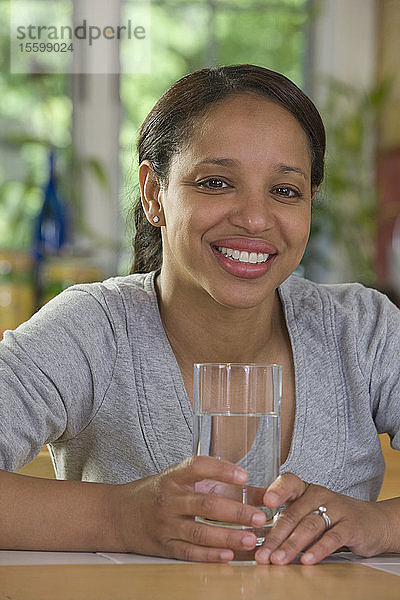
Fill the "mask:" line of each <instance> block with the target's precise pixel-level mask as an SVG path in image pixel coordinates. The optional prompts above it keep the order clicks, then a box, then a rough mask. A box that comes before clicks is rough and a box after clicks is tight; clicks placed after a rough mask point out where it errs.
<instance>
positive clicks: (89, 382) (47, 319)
mask: <svg viewBox="0 0 400 600" xmlns="http://www.w3.org/2000/svg"><path fill="white" fill-rule="evenodd" d="M87 287H88V290H89V289H90V286H87ZM116 354H117V346H116V336H115V328H114V326H113V322H112V318H111V316H110V313H109V311H108V310H107V304H106V303H105V302H104V303H102V302H101V299H99V297H97V298H96V297H95V296H94V295H93V294H91V293H90V292H88V291H83V290H82V288H80V289H76V288H70V289H69V290H67V291H65V292H63V293H62V294H60V295H59V296H58V297H57V298H55V299H54V300H52V301H50V302H49V303H48V304H46V305H45V306H44V307H43V308H42V309H41V310H40V311H39V312H38V313H37V314H36V315H34V316H33V317H32V318H31V319H30V320H29V321H27V322H26V323H24V324H22V325H20V326H19V327H18V328H17V329H16V330H14V331H6V332H5V334H4V339H3V341H2V342H0V468H2V469H5V470H8V471H16V470H18V469H19V468H21V467H22V466H23V465H24V464H26V463H28V462H29V461H31V460H32V459H33V458H34V456H36V454H37V453H38V452H39V451H40V449H41V447H42V446H43V444H45V443H50V442H54V441H57V440H61V439H63V440H67V439H70V438H73V437H75V436H76V435H77V434H78V433H79V432H80V431H81V430H82V429H83V428H84V427H86V426H87V424H88V423H89V422H90V420H91V419H92V418H93V416H94V414H95V413H96V411H97V410H98V408H99V406H100V405H101V403H102V401H103V398H104V396H105V394H106V391H107V388H108V386H109V384H110V381H111V378H112V372H113V366H114V363H115V359H116Z"/></svg>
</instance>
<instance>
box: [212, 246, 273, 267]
mask: <svg viewBox="0 0 400 600" xmlns="http://www.w3.org/2000/svg"><path fill="white" fill-rule="evenodd" d="M214 248H215V249H216V250H217V251H218V252H220V253H221V254H222V255H223V256H225V257H226V258H229V259H230V260H234V261H236V262H240V263H245V264H252V265H260V264H262V263H265V262H267V260H268V259H269V257H270V256H271V255H270V254H266V253H264V252H247V251H246V250H237V249H233V248H224V247H221V246H214Z"/></svg>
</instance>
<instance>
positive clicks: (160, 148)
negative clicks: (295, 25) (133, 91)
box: [132, 64, 325, 273]
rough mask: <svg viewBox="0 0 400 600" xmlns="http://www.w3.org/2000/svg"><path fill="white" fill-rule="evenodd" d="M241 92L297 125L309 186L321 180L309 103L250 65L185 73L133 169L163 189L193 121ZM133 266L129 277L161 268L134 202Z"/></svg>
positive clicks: (316, 124)
mask: <svg viewBox="0 0 400 600" xmlns="http://www.w3.org/2000/svg"><path fill="white" fill-rule="evenodd" d="M243 92H255V93H258V94H260V95H262V96H266V97H267V98H268V99H269V100H271V101H273V102H275V103H277V104H279V105H280V106H282V107H283V108H285V109H286V110H287V111H289V112H290V113H292V115H293V116H294V117H295V118H296V119H297V120H298V122H299V123H300V125H301V126H302V128H303V129H304V131H305V133H306V135H307V138H308V142H309V145H310V151H311V185H312V186H317V187H318V186H319V185H320V183H321V182H322V180H323V177H324V154H325V129H324V125H323V122H322V119H321V116H320V114H319V112H318V110H317V109H316V107H315V106H314V104H313V102H312V101H311V100H310V99H309V98H308V96H306V95H305V94H304V92H302V91H301V90H300V89H299V88H298V87H297V86H296V85H295V84H294V83H293V82H292V81H290V79H288V78H287V77H285V76H284V75H281V74H280V73H277V72H275V71H270V70H269V69H265V68H263V67H259V66H255V65H247V64H243V65H231V66H224V67H216V68H207V69H201V70H199V71H195V72H194V73H190V74H189V75H186V76H185V77H182V78H181V79H179V80H178V81H177V82H176V83H174V84H173V85H172V86H171V87H170V88H169V89H168V90H167V91H166V92H165V93H164V94H163V95H162V96H161V98H160V99H159V100H158V101H157V103H156V104H155V105H154V107H153V108H152V110H151V111H150V113H149V114H148V115H147V117H146V119H145V121H144V122H143V125H142V127H141V129H140V132H139V138H138V143H137V150H138V156H139V164H140V163H141V162H142V161H143V160H146V159H147V160H149V161H151V163H152V166H153V171H154V173H155V175H156V176H157V178H158V180H159V182H160V183H161V184H163V185H166V184H167V183H168V175H169V169H170V165H171V160H172V158H173V156H174V155H175V153H177V152H179V151H180V150H181V149H182V148H183V147H184V145H185V143H187V142H188V141H189V139H190V136H191V134H192V133H193V130H194V126H195V124H196V123H197V121H198V119H199V118H201V117H203V116H204V115H205V114H206V113H207V111H208V110H209V109H210V108H211V107H212V105H214V104H216V103H217V102H221V101H223V100H225V99H227V98H229V97H232V96H235V95H237V94H240V93H243ZM134 223H135V238H134V245H133V248H134V263H133V268H132V273H141V272H149V271H152V270H154V269H158V268H160V267H161V263H162V243H161V230H160V228H159V227H154V226H153V225H151V224H150V223H149V222H148V220H147V218H146V215H145V213H144V211H143V208H142V205H141V202H140V197H139V198H138V200H137V202H136V204H135V207H134Z"/></svg>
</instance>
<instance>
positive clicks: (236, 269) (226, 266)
mask: <svg viewBox="0 0 400 600" xmlns="http://www.w3.org/2000/svg"><path fill="white" fill-rule="evenodd" d="M219 243H220V241H218V245H219ZM228 247H229V248H231V247H232V246H228ZM234 249H235V250H240V249H241V248H239V247H238V246H236V247H234ZM243 249H246V250H247V249H248V246H246V247H243ZM211 250H212V252H213V255H214V256H215V258H216V259H217V261H218V263H219V265H220V267H221V268H222V269H223V270H224V271H226V272H227V273H229V274H230V275H234V276H235V277H238V278H239V279H258V278H259V277H262V276H263V275H265V274H266V273H268V271H269V270H270V268H271V265H272V264H273V262H274V261H275V259H276V254H273V253H271V256H270V257H269V258H268V260H266V261H265V262H264V263H258V264H253V263H241V262H239V261H237V260H232V259H231V258H227V257H226V256H224V255H223V254H221V252H219V251H218V250H217V248H216V247H215V245H214V244H212V245H211ZM254 252H256V250H254ZM265 254H269V252H265Z"/></svg>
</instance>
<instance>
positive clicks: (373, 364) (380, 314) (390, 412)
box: [357, 290, 400, 450]
mask: <svg viewBox="0 0 400 600" xmlns="http://www.w3.org/2000/svg"><path fill="white" fill-rule="evenodd" d="M358 318H359V322H360V326H359V332H360V333H359V336H358V341H357V355H358V364H359V367H360V369H361V371H362V372H363V373H364V376H365V377H366V378H367V382H368V385H369V389H370V398H371V409H372V414H373V417H374V420H375V424H376V427H377V430H378V432H379V433H388V434H389V436H390V439H391V445H392V447H393V448H395V449H397V450H400V310H399V309H398V308H397V307H396V306H394V305H393V304H392V303H391V302H390V301H389V300H388V298H387V297H386V296H384V295H383V294H381V293H379V292H377V291H375V290H366V291H365V294H363V300H362V303H361V304H360V305H359V306H358Z"/></svg>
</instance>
